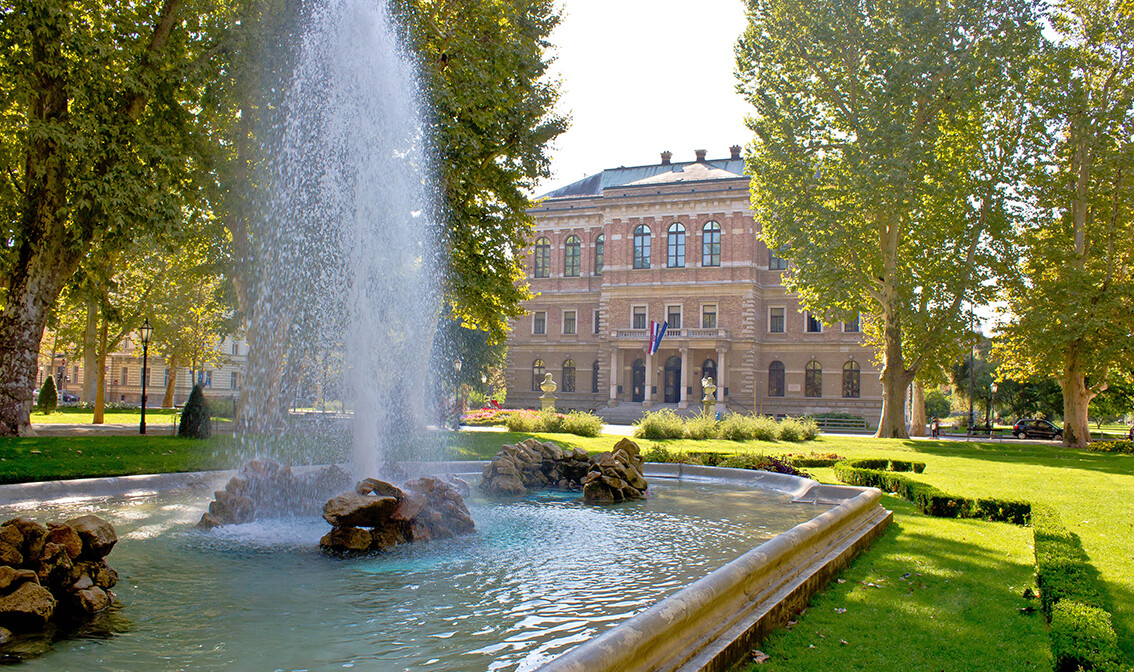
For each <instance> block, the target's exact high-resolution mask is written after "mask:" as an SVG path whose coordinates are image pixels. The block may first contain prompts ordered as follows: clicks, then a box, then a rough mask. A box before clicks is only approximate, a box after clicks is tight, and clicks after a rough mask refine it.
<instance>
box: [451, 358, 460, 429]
mask: <svg viewBox="0 0 1134 672" xmlns="http://www.w3.org/2000/svg"><path fill="white" fill-rule="evenodd" d="M453 370H454V371H456V372H457V382H456V388H457V389H456V395H455V396H456V398H457V420H456V422H455V423H454V426H456V427H457V429H460V427H461V360H459V359H457V360H454V361H453Z"/></svg>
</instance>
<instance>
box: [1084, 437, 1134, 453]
mask: <svg viewBox="0 0 1134 672" xmlns="http://www.w3.org/2000/svg"><path fill="white" fill-rule="evenodd" d="M1087 450H1090V451H1093V452H1096V453H1125V454H1127V455H1134V441H1127V440H1126V439H1118V440H1115V441H1092V442H1090V443H1088V444H1087Z"/></svg>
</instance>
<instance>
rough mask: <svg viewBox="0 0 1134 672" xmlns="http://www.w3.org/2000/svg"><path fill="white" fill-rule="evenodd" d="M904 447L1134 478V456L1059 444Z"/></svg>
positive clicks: (913, 444) (952, 443) (950, 443)
mask: <svg viewBox="0 0 1134 672" xmlns="http://www.w3.org/2000/svg"><path fill="white" fill-rule="evenodd" d="M900 443H901V445H902V446H904V447H906V448H908V449H910V450H911V451H913V452H916V453H923V454H926V455H935V456H940V457H961V458H965V459H971V460H982V461H985V462H999V463H1004V464H1028V465H1034V466H1043V467H1052V468H1056V469H1085V470H1090V471H1100V472H1104V473H1108V474H1122V475H1134V455H1121V454H1117V453H1093V452H1090V451H1086V450H1076V449H1072V448H1064V447H1063V446H1062V445H1060V444H1058V443H1053V444H1052V445H1042V444H1035V443H1013V442H1008V441H1005V442H989V441H980V442H977V441H973V442H967V441H912V440H910V441H901V442H900Z"/></svg>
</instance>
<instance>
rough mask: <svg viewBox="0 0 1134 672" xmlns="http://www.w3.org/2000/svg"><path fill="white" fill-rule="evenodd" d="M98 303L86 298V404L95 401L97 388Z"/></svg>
mask: <svg viewBox="0 0 1134 672" xmlns="http://www.w3.org/2000/svg"><path fill="white" fill-rule="evenodd" d="M97 366H98V304H97V303H96V302H95V301H94V299H90V298H88V299H87V328H86V329H85V330H84V331H83V396H82V400H83V401H85V402H87V403H88V404H92V403H94V402H95V397H96V396H97V392H96V390H97V389H98V375H96V373H95V371H96V370H97V369H96V367H97Z"/></svg>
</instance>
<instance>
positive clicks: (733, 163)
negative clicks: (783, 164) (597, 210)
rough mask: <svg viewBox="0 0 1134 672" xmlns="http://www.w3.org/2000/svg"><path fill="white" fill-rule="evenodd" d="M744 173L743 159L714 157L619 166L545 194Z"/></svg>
mask: <svg viewBox="0 0 1134 672" xmlns="http://www.w3.org/2000/svg"><path fill="white" fill-rule="evenodd" d="M736 177H744V159H739V158H737V159H715V160H710V161H701V162H698V161H686V162H682V163H664V164H663V163H655V164H652V165H648V166H632V167H630V168H627V167H626V166H620V167H618V168H607V169H606V170H604V171H602V172H601V173H595V174H594V175H588V176H586V177H584V178H583V179H581V180H579V181H578V182H572V183H571V184H568V185H567V186H565V187H560V188H559V189H556V190H554V191H550V192H548V193H546V194H544V195H542V196H540V197H539V198H540V199H544V198H579V197H584V196H601V195H602V192H603V190H605V189H610V188H611V187H622V186H626V185H629V184H666V183H672V182H688V181H692V180H721V179H731V178H736Z"/></svg>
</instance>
